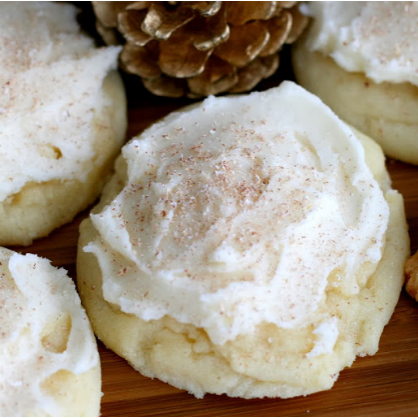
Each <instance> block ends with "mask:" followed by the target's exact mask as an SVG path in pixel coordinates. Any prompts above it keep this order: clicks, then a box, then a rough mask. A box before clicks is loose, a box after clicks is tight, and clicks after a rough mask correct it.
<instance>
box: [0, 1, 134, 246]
mask: <svg viewBox="0 0 418 418" xmlns="http://www.w3.org/2000/svg"><path fill="white" fill-rule="evenodd" d="M0 27H1V33H0V58H1V59H0V85H1V86H2V94H1V98H0V126H1V132H0V245H17V244H18V245H20V244H22V245H26V244H30V243H31V241H32V240H33V239H35V238H38V237H41V236H45V235H47V234H49V233H50V232H51V231H52V230H53V229H55V228H57V227H58V226H60V225H62V224H64V223H66V222H69V221H70V220H72V219H73V218H74V216H75V215H76V214H77V213H78V212H80V211H81V210H83V209H85V208H86V207H87V206H88V205H89V204H91V203H93V201H94V200H95V199H96V198H97V196H98V194H99V193H100V191H101V189H102V186H103V183H104V181H105V179H106V176H107V174H108V173H110V170H111V167H112V165H113V160H114V158H115V156H116V155H117V154H118V153H119V151H120V147H121V146H122V144H123V141H124V136H125V129H126V103H125V92H124V87H123V85H122V82H121V79H120V77H119V75H118V74H117V72H116V68H117V57H118V53H119V49H118V48H117V47H109V48H95V47H94V44H93V40H92V39H90V38H89V37H87V36H86V35H83V34H81V33H80V30H79V27H78V24H77V22H76V9H75V7H74V6H72V5H70V4H59V3H49V2H39V3H37V2H2V3H0Z"/></svg>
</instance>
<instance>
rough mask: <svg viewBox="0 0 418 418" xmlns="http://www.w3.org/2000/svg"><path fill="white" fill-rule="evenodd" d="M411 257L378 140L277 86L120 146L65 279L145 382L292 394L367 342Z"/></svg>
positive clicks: (177, 118) (207, 107)
mask: <svg viewBox="0 0 418 418" xmlns="http://www.w3.org/2000/svg"><path fill="white" fill-rule="evenodd" d="M408 252H409V241H408V233H407V227H406V222H405V214H404V209H403V199H402V196H401V195H400V194H399V193H398V192H396V191H395V190H392V189H391V186H390V179H389V176H388V173H387V171H386V168H385V164H384V156H383V153H382V151H381V149H380V147H379V146H378V145H377V144H376V143H375V142H373V141H372V140H370V139H368V138H367V137H365V136H364V135H362V134H360V133H358V132H357V131H354V130H352V129H350V128H349V127H348V126H347V125H346V124H345V123H343V122H342V121H341V120H339V119H338V118H337V117H336V116H335V114H333V113H332V112H331V111H330V110H329V108H327V107H326V106H325V105H324V104H323V103H322V102H321V101H320V100H319V99H318V98H317V97H315V96H313V95H311V94H310V93H308V92H307V91H305V90H304V89H302V88H301V87H299V86H297V85H295V84H294V83H291V82H285V83H283V84H282V85H281V86H280V87H278V88H274V89H271V90H268V91H266V92H262V93H252V94H251V95H248V96H237V97H224V98H214V97H210V98H208V99H207V100H205V101H204V102H202V103H199V104H196V105H194V106H192V107H190V108H188V109H185V110H182V111H179V112H176V113H173V114H170V115H168V116H167V117H166V118H165V119H163V120H162V121H160V122H159V123H157V124H155V125H153V126H152V127H150V128H149V129H147V130H146V131H144V132H143V133H142V134H140V135H139V136H137V137H135V138H133V139H132V140H131V141H130V142H129V143H128V144H126V145H125V146H124V147H123V149H122V155H121V156H120V157H118V159H117V163H116V173H115V175H114V177H112V180H111V181H110V182H109V183H108V185H107V186H106V187H105V189H104V193H103V196H102V199H101V201H100V203H99V205H98V206H97V207H96V208H95V209H94V211H93V214H92V215H91V216H90V218H88V219H86V220H85V221H83V222H82V223H81V226H80V240H79V247H78V256H77V277H78V279H77V280H78V288H79V291H80V295H81V298H82V301H83V305H84V306H85V307H86V311H87V313H88V315H89V318H90V320H91V322H92V326H93V330H94V331H95V333H96V335H97V336H98V337H99V338H100V339H101V340H102V341H103V342H104V343H105V344H106V345H107V346H108V347H109V348H110V349H112V350H114V351H115V352H116V353H118V354H119V355H120V356H122V357H124V358H125V359H127V360H128V362H129V363H130V364H131V365H132V366H133V367H134V368H135V369H137V370H138V371H140V372H141V373H143V374H144V375H145V376H150V377H157V378H159V379H161V380H163V381H165V382H168V383H170V384H172V385H174V386H176V387H178V388H182V389H185V390H187V391H189V392H190V393H193V394H194V395H195V396H196V397H202V396H203V395H204V394H205V393H215V394H223V393H225V394H227V395H229V396H237V397H244V398H254V397H266V396H267V397H283V398H288V397H292V396H298V395H307V394H309V393H313V392H316V391H320V390H325V389H328V388H330V387H331V386H332V385H333V383H334V382H335V380H336V379H337V377H338V374H339V372H340V371H341V370H342V369H344V368H345V367H348V366H350V365H351V364H352V362H353V361H354V359H355V357H356V356H358V355H360V356H364V355H367V354H374V353H375V352H376V351H377V349H378V343H379V338H380V335H381V333H382V330H383V327H384V325H385V324H386V323H387V322H388V320H389V318H390V316H391V314H392V312H393V310H394V307H395V305H396V303H397V300H398V297H399V294H400V291H401V287H402V283H403V263H404V261H405V258H406V256H407V254H408Z"/></svg>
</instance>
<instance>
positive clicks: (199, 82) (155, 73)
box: [93, 1, 307, 98]
mask: <svg viewBox="0 0 418 418" xmlns="http://www.w3.org/2000/svg"><path fill="white" fill-rule="evenodd" d="M295 3H297V2H295V1H245V2H244V1H231V2H222V1H178V2H177V1H166V2H158V1H139V2H119V1H110V2H102V1H94V2H93V8H94V11H95V14H96V17H97V20H96V26H97V30H98V32H99V33H100V35H101V36H102V38H103V39H104V41H105V42H106V43H107V44H110V45H112V44H113V45H114V44H120V43H122V44H124V48H123V51H122V53H121V56H120V62H121V67H122V69H124V70H125V71H127V72H128V73H133V74H137V75H138V76H140V77H141V79H142V81H143V84H144V85H145V87H146V88H147V89H148V90H149V91H151V92H152V93H154V94H156V95H159V96H168V97H181V96H184V95H187V96H189V97H193V98H196V97H202V96H208V95H210V94H219V93H224V92H231V93H238V92H243V91H248V90H251V89H252V88H253V87H254V86H255V85H257V84H258V83H259V82H260V81H261V80H262V79H264V78H267V77H269V76H270V75H272V74H273V73H274V72H275V71H276V70H277V67H278V65H279V53H278V51H279V50H280V49H281V48H282V46H283V44H284V43H292V42H293V41H295V40H296V39H297V37H298V36H299V35H300V33H301V32H302V31H303V29H304V27H305V26H306V23H307V19H306V18H305V17H304V16H303V15H301V14H300V13H299V10H298V8H297V7H296V5H295Z"/></svg>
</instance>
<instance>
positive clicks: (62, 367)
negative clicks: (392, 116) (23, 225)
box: [0, 248, 101, 416]
mask: <svg viewBox="0 0 418 418" xmlns="http://www.w3.org/2000/svg"><path fill="white" fill-rule="evenodd" d="M0 308H1V309H0V416H98V415H99V411H100V398H101V376H100V363H99V356H98V352H97V346H96V341H95V339H94V336H93V333H92V331H91V327H90V324H89V321H88V319H87V316H86V314H85V312H84V309H83V308H82V307H81V304H80V298H79V297H78V295H77V293H76V290H75V286H74V283H73V281H72V280H71V279H70V278H69V277H68V276H67V275H66V272H65V270H63V269H57V268H55V267H52V266H51V264H50V262H49V261H48V260H46V259H43V258H40V257H37V256H35V255H32V254H27V255H21V254H18V253H16V252H13V251H10V250H6V249H4V248H0Z"/></svg>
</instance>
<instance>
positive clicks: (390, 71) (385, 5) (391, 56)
mask: <svg viewBox="0 0 418 418" xmlns="http://www.w3.org/2000/svg"><path fill="white" fill-rule="evenodd" d="M302 10H303V11H304V13H306V14H308V15H310V16H312V17H313V18H314V20H313V22H312V26H311V29H310V31H309V33H308V36H307V38H306V42H307V45H308V48H309V49H311V50H313V51H320V52H322V53H324V54H325V55H329V56H331V57H332V58H333V59H334V60H335V62H336V63H337V64H338V65H339V66H341V67H342V68H344V69H345V70H347V71H352V72H363V73H365V74H366V75H367V76H368V77H369V78H371V79H372V80H374V81H375V82H378V83H379V82H382V81H389V82H395V83H400V82H405V81H406V82H410V83H412V84H415V85H416V86H418V27H417V21H418V2H414V1H411V2H402V1H399V2H394V1H389V2H381V1H370V2H369V1H364V2H361V1H360V2H354V1H353V2H352V1H335V2H321V1H320V2H307V3H305V4H304V5H303V9H302Z"/></svg>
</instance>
